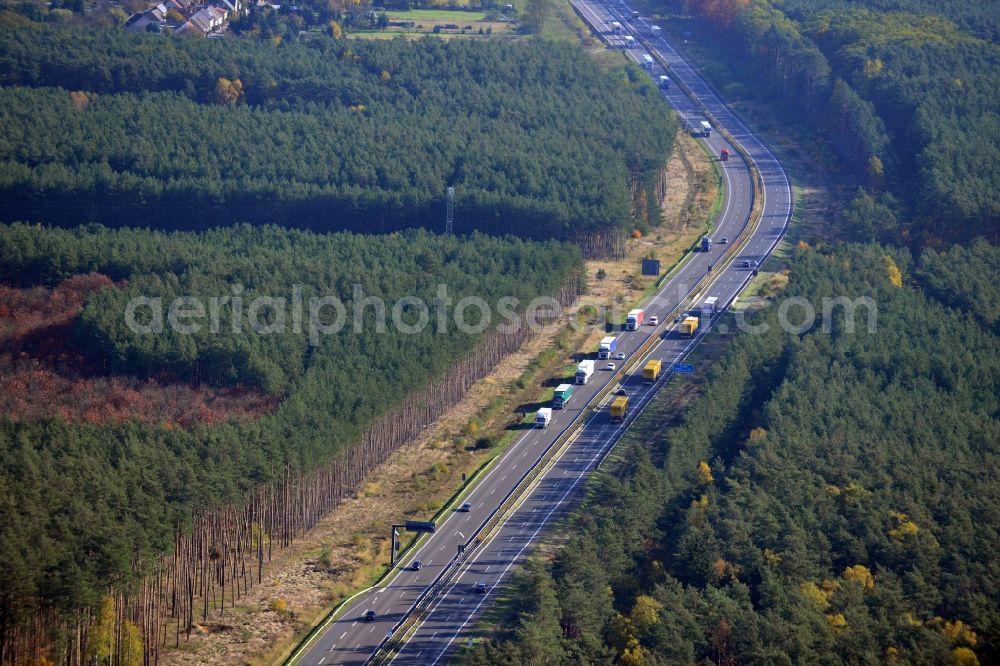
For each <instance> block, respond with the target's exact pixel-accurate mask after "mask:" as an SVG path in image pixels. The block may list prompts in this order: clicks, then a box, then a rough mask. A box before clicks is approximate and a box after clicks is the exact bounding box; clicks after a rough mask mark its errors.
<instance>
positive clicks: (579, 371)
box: [576, 360, 594, 384]
mask: <svg viewBox="0 0 1000 666" xmlns="http://www.w3.org/2000/svg"><path fill="white" fill-rule="evenodd" d="M592 374H594V362H593V361H591V360H587V361H580V365H578V366H576V383H577V384H586V383H587V382H588V381H590V376H591V375H592Z"/></svg>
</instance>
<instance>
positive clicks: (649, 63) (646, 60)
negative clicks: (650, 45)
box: [642, 53, 653, 70]
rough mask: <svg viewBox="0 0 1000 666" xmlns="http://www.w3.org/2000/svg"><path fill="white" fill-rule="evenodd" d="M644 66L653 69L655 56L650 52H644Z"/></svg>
mask: <svg viewBox="0 0 1000 666" xmlns="http://www.w3.org/2000/svg"><path fill="white" fill-rule="evenodd" d="M642 68H643V69H648V70H652V69H653V56H651V55H649V54H648V53H643V54H642Z"/></svg>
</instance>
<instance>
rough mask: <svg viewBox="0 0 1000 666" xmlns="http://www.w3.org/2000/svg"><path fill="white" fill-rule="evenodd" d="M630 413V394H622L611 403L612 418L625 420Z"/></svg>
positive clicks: (613, 419)
mask: <svg viewBox="0 0 1000 666" xmlns="http://www.w3.org/2000/svg"><path fill="white" fill-rule="evenodd" d="M626 414H628V396H627V395H620V396H618V397H617V398H615V399H614V401H612V403H611V420H612V421H624V420H625V415H626Z"/></svg>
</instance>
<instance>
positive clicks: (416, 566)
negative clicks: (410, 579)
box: [410, 560, 424, 571]
mask: <svg viewBox="0 0 1000 666" xmlns="http://www.w3.org/2000/svg"><path fill="white" fill-rule="evenodd" d="M422 566H424V565H423V563H422V562H421V561H420V560H413V564H412V565H411V566H410V568H411V569H413V570H414V571H420V567H422Z"/></svg>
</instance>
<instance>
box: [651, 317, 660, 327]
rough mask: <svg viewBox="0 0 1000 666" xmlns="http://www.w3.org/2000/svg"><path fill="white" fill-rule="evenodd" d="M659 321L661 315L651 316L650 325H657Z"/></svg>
mask: <svg viewBox="0 0 1000 666" xmlns="http://www.w3.org/2000/svg"><path fill="white" fill-rule="evenodd" d="M659 323H660V318H659V317H650V318H649V325H650V326H657V325H658V324H659Z"/></svg>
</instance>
